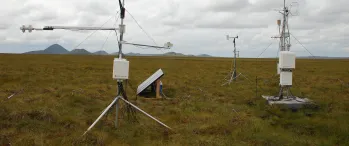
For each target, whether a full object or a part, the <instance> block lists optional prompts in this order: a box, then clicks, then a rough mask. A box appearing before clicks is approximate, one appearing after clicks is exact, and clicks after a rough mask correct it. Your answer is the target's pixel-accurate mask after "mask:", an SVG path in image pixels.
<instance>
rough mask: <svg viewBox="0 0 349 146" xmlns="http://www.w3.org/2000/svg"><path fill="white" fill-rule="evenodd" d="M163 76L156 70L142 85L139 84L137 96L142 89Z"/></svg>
mask: <svg viewBox="0 0 349 146" xmlns="http://www.w3.org/2000/svg"><path fill="white" fill-rule="evenodd" d="M163 75H164V72H162V70H161V69H159V70H157V71H156V72H155V73H154V74H153V75H151V76H150V77H149V78H148V79H146V80H145V81H144V82H143V83H142V84H140V85H139V86H138V88H137V94H139V93H141V92H142V91H143V90H144V89H146V88H147V87H149V86H150V85H151V84H152V83H154V82H155V81H156V80H157V79H159V78H161V77H162V76H163Z"/></svg>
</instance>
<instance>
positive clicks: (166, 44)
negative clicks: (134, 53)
mask: <svg viewBox="0 0 349 146" xmlns="http://www.w3.org/2000/svg"><path fill="white" fill-rule="evenodd" d="M121 43H122V44H127V45H133V46H141V47H151V48H158V49H170V48H171V47H172V46H173V44H172V43H170V42H167V43H165V45H164V46H163V47H161V46H152V45H143V44H136V43H128V42H125V41H122V42H121Z"/></svg>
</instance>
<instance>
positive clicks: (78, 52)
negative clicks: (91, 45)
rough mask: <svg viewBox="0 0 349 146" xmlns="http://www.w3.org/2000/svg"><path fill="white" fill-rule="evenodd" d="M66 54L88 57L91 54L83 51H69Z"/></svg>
mask: <svg viewBox="0 0 349 146" xmlns="http://www.w3.org/2000/svg"><path fill="white" fill-rule="evenodd" d="M68 54H75V55H90V54H91V53H90V52H89V51H87V50H85V49H74V50H72V51H70V52H69V53H68Z"/></svg>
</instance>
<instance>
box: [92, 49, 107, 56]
mask: <svg viewBox="0 0 349 146" xmlns="http://www.w3.org/2000/svg"><path fill="white" fill-rule="evenodd" d="M93 54H95V55H109V53H108V52H106V51H104V50H100V51H96V52H94V53H93Z"/></svg>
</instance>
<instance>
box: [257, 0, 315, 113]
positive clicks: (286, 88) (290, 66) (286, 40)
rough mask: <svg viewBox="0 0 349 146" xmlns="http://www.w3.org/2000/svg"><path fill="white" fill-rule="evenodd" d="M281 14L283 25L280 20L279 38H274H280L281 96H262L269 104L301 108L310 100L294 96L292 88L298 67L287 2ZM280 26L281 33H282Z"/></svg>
mask: <svg viewBox="0 0 349 146" xmlns="http://www.w3.org/2000/svg"><path fill="white" fill-rule="evenodd" d="M280 13H281V14H282V16H283V20H282V24H281V21H280V20H278V21H277V23H278V26H279V33H280V34H279V36H277V37H272V38H279V39H280V44H279V50H280V53H279V63H278V64H277V72H278V74H280V84H279V89H280V90H279V94H278V95H277V96H262V97H263V98H265V99H266V100H268V103H269V104H271V105H272V104H281V105H287V106H289V107H291V108H299V107H301V106H302V105H305V104H309V103H310V100H308V99H306V98H305V99H301V98H298V97H296V96H293V95H292V92H291V91H290V88H291V87H292V72H293V70H294V69H295V66H296V54H295V53H293V52H290V48H291V41H290V31H289V28H288V16H289V14H290V11H289V8H288V7H286V0H284V7H283V8H282V11H280ZM280 25H282V26H281V32H280Z"/></svg>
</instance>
